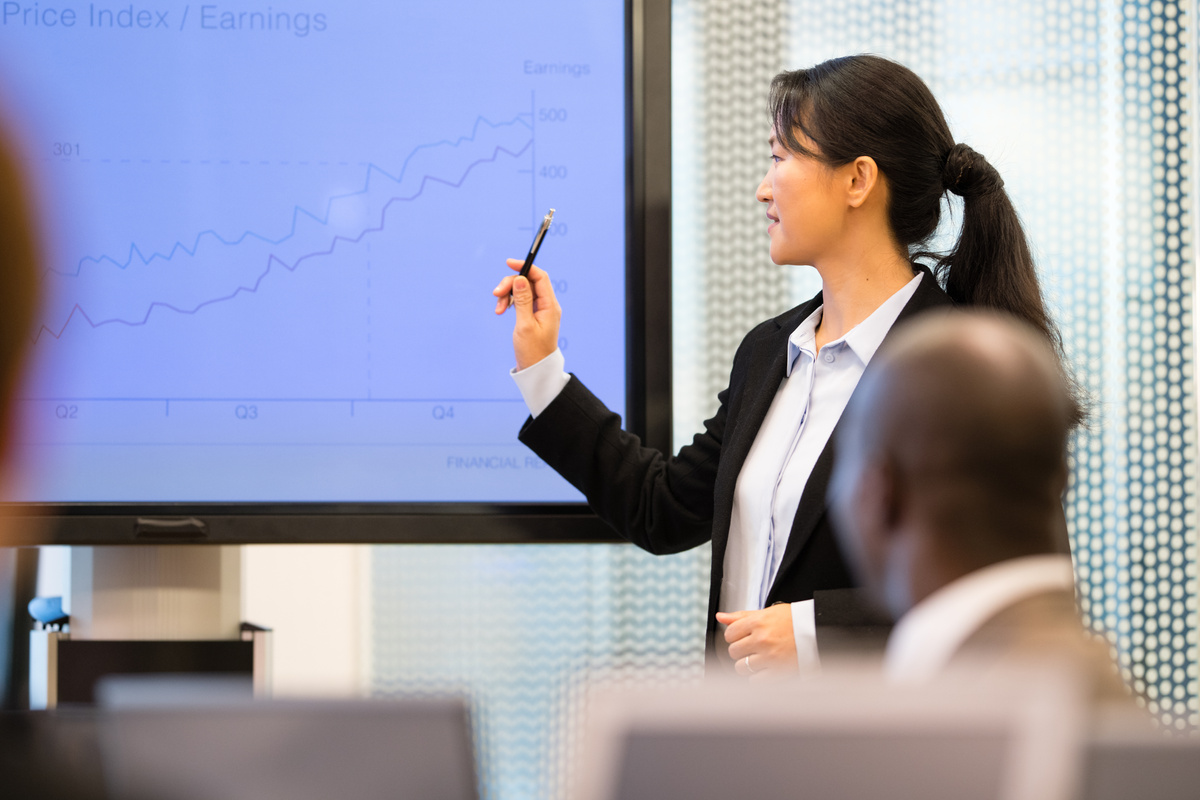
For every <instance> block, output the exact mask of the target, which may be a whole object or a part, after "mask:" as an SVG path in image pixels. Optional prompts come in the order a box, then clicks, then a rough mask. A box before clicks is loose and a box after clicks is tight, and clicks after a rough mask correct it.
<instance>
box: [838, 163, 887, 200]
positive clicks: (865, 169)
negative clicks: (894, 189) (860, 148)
mask: <svg viewBox="0 0 1200 800" xmlns="http://www.w3.org/2000/svg"><path fill="white" fill-rule="evenodd" d="M842 169H844V170H846V175H845V178H846V193H847V201H848V203H849V204H850V207H851V208H862V206H863V205H864V204H865V203H866V202H867V200H868V198H870V197H871V196H873V195H874V194H876V192H877V191H879V189H878V187H879V184H880V182H881V175H880V174H879V165H878V164H876V163H875V159H873V158H871V157H870V156H859V157H858V158H856V159H854V160H853V161H851V162H850V163H849V164H847V165H846V166H844V167H843V168H842Z"/></svg>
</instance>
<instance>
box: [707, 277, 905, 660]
mask: <svg viewBox="0 0 1200 800" xmlns="http://www.w3.org/2000/svg"><path fill="white" fill-rule="evenodd" d="M920 282H921V274H917V275H916V277H914V278H913V279H912V280H911V281H909V282H908V283H906V284H905V285H904V286H902V287H901V288H900V289H899V290H898V291H897V292H896V293H895V294H893V295H892V296H891V297H889V298H888V299H887V300H885V301H884V302H883V304H881V305H880V306H879V308H877V309H875V311H874V312H872V313H871V315H870V316H869V317H867V318H866V319H864V320H863V321H862V322H860V323H859V324H857V325H855V326H854V327H853V328H851V329H850V330H849V331H848V332H847V333H846V334H845V335H843V336H842V337H841V338H838V339H835V340H833V341H831V342H828V343H827V344H826V345H825V346H824V347H822V348H821V350H820V353H819V354H818V353H817V348H816V330H817V326H818V325H819V324H820V322H821V317H822V313H823V311H824V307H823V306H822V307H820V308H818V309H817V310H816V311H814V312H813V313H812V314H810V315H809V316H808V317H807V318H806V319H805V320H804V321H803V322H801V323H800V325H799V326H798V327H797V328H796V330H795V331H793V332H792V335H791V336H790V337H788V354H787V356H788V358H787V368H786V374H785V377H784V379H783V380H782V381H781V382H780V384H779V388H778V389H777V390H776V392H775V399H774V400H772V401H771V407H770V409H769V410H768V411H767V416H766V418H765V419H764V420H763V424H762V426H761V427H760V428H759V430H758V435H757V436H755V438H754V444H753V445H752V446H751V448H750V452H749V454H748V455H747V456H746V461H745V463H744V464H743V465H742V469H741V472H740V473H739V474H738V479H737V486H736V488H735V490H734V498H733V519H732V520H731V522H730V526H729V543H728V544H727V545H726V548H725V564H724V567H725V569H724V573H723V575H724V577H723V579H722V581H721V599H720V605H719V608H720V610H722V611H740V610H743V609H753V608H762V607H763V606H764V605H765V604H766V599H767V594H768V593H769V592H770V590H771V586H772V584H773V583H774V582H775V578H776V576H777V574H778V572H779V566H780V563H781V562H782V561H783V554H784V550H785V549H786V548H787V542H788V538H789V537H790V535H791V530H792V522H793V520H794V519H795V517H796V509H797V508H798V507H799V506H800V497H801V495H802V494H803V493H804V487H805V486H806V485H807V484H808V478H809V476H810V475H811V474H812V471H813V467H814V466H816V463H817V459H818V458H819V457H820V455H821V452H822V451H823V450H824V449H825V445H826V444H827V443H828V441H829V437H830V435H831V434H832V433H833V429H834V426H835V425H837V422H838V420H839V419H841V416H842V412H843V411H844V410H845V408H846V404H847V403H849V402H850V395H851V394H853V393H854V389H855V388H856V387H857V386H858V381H859V379H860V378H861V377H862V374H863V370H865V369H866V366H867V364H868V363H870V361H871V358H872V356H874V355H875V351H876V350H877V349H879V345H880V344H882V343H883V339H884V337H885V336H887V333H888V331H889V330H891V328H892V325H894V324H895V322H896V318H897V317H898V316H900V312H901V311H902V310H903V309H904V306H905V305H906V304H907V303H908V301H909V300H910V299H912V296H913V294H914V293H915V292H916V291H917V286H918V285H919V284H920ZM792 628H793V634H794V636H795V640H796V657H797V660H798V662H799V664H800V666H801V667H802V668H803V667H806V666H811V665H814V664H815V663H816V661H817V643H816V625H815V621H814V619H813V606H812V601H811V600H808V601H803V602H800V603H793V604H792Z"/></svg>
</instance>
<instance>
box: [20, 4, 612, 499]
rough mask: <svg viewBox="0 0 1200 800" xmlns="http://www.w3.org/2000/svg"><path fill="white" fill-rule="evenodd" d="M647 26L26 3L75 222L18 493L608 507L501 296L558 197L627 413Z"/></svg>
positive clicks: (38, 351)
mask: <svg viewBox="0 0 1200 800" xmlns="http://www.w3.org/2000/svg"><path fill="white" fill-rule="evenodd" d="M625 14H626V9H625V5H624V4H623V3H620V2H612V0H588V1H587V2H580V1H576V0H573V1H572V2H567V3H563V2H544V1H542V0H523V1H522V2H519V3H508V2H491V1H490V0H477V1H475V2H467V1H464V0H439V1H438V2H433V3H431V2H388V3H381V2H373V1H371V2H368V1H367V0H337V2H331V3H322V2H319V0H318V1H317V2H300V3H290V2H275V3H274V4H268V3H247V2H220V3H211V4H210V3H180V2H156V1H155V0H150V2H137V3H132V4H131V3H125V2H74V1H73V0H61V2H56V1H55V0H51V1H50V2H46V0H39V2H25V0H21V1H20V2H16V1H12V0H6V1H4V2H0V101H2V102H3V108H2V110H0V114H2V115H3V116H4V117H5V118H6V119H7V120H8V121H9V123H10V126H12V125H15V126H16V127H17V129H18V131H19V133H20V136H21V137H22V139H23V141H24V143H25V144H26V149H27V152H28V154H29V156H30V158H29V167H30V173H31V176H32V177H33V178H34V180H35V182H36V184H37V185H38V186H40V187H41V195H42V205H43V208H44V215H45V216H46V229H47V231H48V232H49V234H50V236H49V238H50V241H49V243H48V244H49V254H48V263H47V265H46V270H45V276H44V277H45V281H44V286H45V292H46V301H45V304H44V308H43V310H42V312H41V318H40V324H39V329H38V331H37V332H36V335H35V336H34V342H33V353H34V362H33V363H34V366H33V369H32V373H31V379H30V381H29V382H28V384H27V386H26V387H25V390H24V395H23V401H22V403H21V407H22V414H23V423H22V431H23V433H22V442H21V447H22V455H23V456H24V463H25V464H26V468H25V469H24V470H23V476H24V477H23V479H22V480H20V481H18V482H17V484H16V485H15V488H13V489H12V490H11V491H12V493H13V494H12V496H10V497H9V498H8V499H10V500H14V501H20V502H33V503H142V502H146V503H225V502H232V503H239V502H284V503H286V502H295V501H303V502H326V503H330V502H332V503H339V502H349V503H356V502H400V503H403V502H455V503H462V502H559V501H575V500H579V499H580V498H579V495H578V493H576V492H575V491H574V490H573V489H572V488H571V487H570V486H568V485H567V484H566V483H565V482H564V481H563V480H562V479H561V478H559V477H558V476H557V475H555V474H554V473H553V471H551V470H550V469H548V468H546V467H545V466H544V465H543V464H542V463H541V462H540V461H539V460H538V459H537V458H536V457H534V456H533V455H532V453H530V452H529V451H528V450H527V449H525V448H524V447H523V446H522V445H521V444H519V443H518V442H517V440H516V433H517V431H518V429H519V427H520V425H521V423H522V421H523V420H524V418H525V416H526V413H527V412H526V409H525V406H524V404H523V402H522V400H521V398H520V395H519V393H518V392H517V390H516V388H515V385H514V383H513V382H512V380H511V378H510V377H509V375H508V370H509V368H510V367H511V365H512V363H513V359H512V350H511V328H512V316H511V313H510V314H509V315H506V316H505V317H503V318H497V317H495V316H494V315H493V313H492V310H493V305H494V299H493V298H492V296H491V294H490V291H491V289H492V287H493V286H494V285H495V284H496V282H497V281H498V280H499V279H500V277H502V275H503V274H505V267H504V263H503V262H504V258H505V257H506V256H513V257H523V256H524V254H525V252H526V250H527V249H528V247H529V244H530V241H531V239H532V236H533V233H534V229H535V226H536V225H537V224H539V223H540V222H541V219H542V216H543V215H544V214H545V213H546V211H547V210H548V209H549V208H551V207H553V208H555V209H556V214H555V217H554V225H553V227H552V228H551V229H550V232H549V236H548V237H547V239H546V241H545V243H544V245H543V247H542V250H541V256H540V257H539V259H538V261H539V264H540V265H541V266H543V267H545V268H547V269H548V270H550V271H551V272H552V274H553V277H554V280H555V287H556V289H557V292H558V294H559V297H560V299H561V301H562V304H563V306H564V308H565V318H564V325H563V330H562V340H561V342H560V344H561V347H562V349H563V350H564V352H565V353H566V356H567V359H568V363H569V364H570V365H571V366H572V367H573V368H574V369H575V370H576V371H579V372H581V375H582V377H584V378H585V380H586V382H587V383H588V385H589V387H590V388H591V389H593V391H595V392H596V393H597V394H598V395H599V396H600V397H601V398H602V399H604V400H605V401H606V402H607V403H608V404H609V405H610V407H612V408H613V409H615V410H617V411H623V409H624V404H625V400H626V386H625V380H626V342H625V331H626V325H625V314H626V285H625V275H626V273H625V266H626V235H627V230H626V226H627V224H628V216H627V207H626V206H627V174H628V171H627V163H626V159H627V153H626V146H627V120H626V113H627V104H626V101H627V98H626V91H627V90H626V19H625Z"/></svg>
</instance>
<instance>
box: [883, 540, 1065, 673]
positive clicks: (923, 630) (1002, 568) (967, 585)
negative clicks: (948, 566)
mask: <svg viewBox="0 0 1200 800" xmlns="http://www.w3.org/2000/svg"><path fill="white" fill-rule="evenodd" d="M1074 586H1075V574H1074V571H1073V570H1072V568H1071V557H1070V556H1066V555H1040V556H1025V557H1022V558H1014V559H1010V560H1008V561H1001V562H1000V563H998V564H992V565H990V566H987V567H984V568H983V569H980V570H976V571H975V572H972V573H970V574H968V575H965V576H963V577H962V578H959V579H958V580H956V581H954V582H952V583H949V584H947V585H946V586H943V587H942V588H941V589H938V590H937V591H936V592H934V593H933V594H931V595H929V597H927V598H925V599H924V600H922V601H921V602H920V603H918V604H917V605H916V606H914V607H913V608H912V609H910V610H909V612H908V613H907V614H905V615H904V616H903V617H902V618H901V619H900V621H899V622H898V623H897V624H896V627H895V628H894V629H893V630H892V635H891V637H889V639H888V643H887V652H886V655H885V657H884V670H885V672H886V673H887V676H888V677H889V678H890V679H892V680H896V681H900V682H921V681H926V680H929V679H931V678H933V677H934V676H935V675H937V674H938V673H939V672H941V671H942V669H944V668H945V666H946V665H947V664H948V663H949V662H950V659H951V658H953V656H954V654H955V653H956V652H957V651H958V649H959V648H960V647H962V645H963V643H965V642H966V641H967V639H969V638H970V637H971V635H972V634H973V633H975V631H977V630H978V629H979V627H980V626H981V625H983V623H985V622H986V621H987V620H989V619H990V618H991V617H993V616H995V615H996V613H997V612H999V611H1001V610H1003V609H1005V608H1007V607H1008V606H1010V605H1012V604H1013V603H1015V602H1017V601H1019V600H1023V599H1025V598H1026V597H1031V596H1033V595H1036V594H1042V593H1044V592H1049V591H1055V590H1060V591H1061V590H1072V589H1074Z"/></svg>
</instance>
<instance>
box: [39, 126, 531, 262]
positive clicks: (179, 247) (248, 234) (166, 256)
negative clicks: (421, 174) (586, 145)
mask: <svg viewBox="0 0 1200 800" xmlns="http://www.w3.org/2000/svg"><path fill="white" fill-rule="evenodd" d="M526 116H529V114H528V113H525V114H520V115H518V116H517V117H515V118H514V119H511V120H508V121H506V122H491V121H490V120H488V119H486V118H484V117H478V118H477V119H476V120H475V125H474V126H473V127H472V128H471V135H470V136H460V137H459V138H458V139H457V140H454V141H451V140H450V139H443V140H442V141H440V142H430V143H428V144H422V145H417V146H416V147H415V148H413V151H412V152H411V153H409V154H408V157H407V158H405V159H404V164H403V165H402V166H401V167H400V175H399V177H396V176H393V175H392V174H391V173H389V172H388V171H387V170H385V169H383V168H381V167H378V166H376V165H375V164H368V165H367V177H366V180H365V181H364V183H363V188H362V189H360V190H358V191H357V192H350V193H348V194H340V195H335V196H334V197H331V198H329V200H328V202H326V203H325V214H324V216H323V217H320V216H317V215H316V214H314V213H312V212H311V211H308V210H307V209H304V208H301V207H300V206H294V207H293V210H292V228H291V230H290V231H288V233H287V234H286V235H284V236H283V237H281V238H279V239H268V238H267V237H265V236H262V235H261V234H257V233H254V232H253V231H249V230H248V231H245V232H243V233H242V235H241V236H239V237H238V238H236V239H231V240H230V239H225V237H223V236H221V234H219V233H217V232H216V231H214V230H211V229H209V230H205V231H201V232H200V233H198V234H196V240H195V242H194V243H193V244H192V246H191V247H190V248H189V247H188V246H187V245H185V244H184V243H183V242H176V243H175V244H174V245H173V246H172V247H171V250H170V251H169V252H167V253H160V252H155V253H151V254H150V255H149V256H147V255H145V254H144V253H142V251H141V249H140V248H139V247H138V246H137V244H136V243H133V244H131V245H130V246H129V256H128V258H126V259H125V261H124V262H123V263H122V262H119V261H117V260H116V259H115V258H113V257H112V256H108V255H102V256H98V257H97V256H84V257H83V258H81V259H79V263H78V264H76V265H75V271H74V272H64V271H62V270H57V269H54V268H53V267H50V268H47V269H46V272H45V273H44V274H50V273H54V274H55V275H60V276H62V277H67V278H76V277H79V274H80V272H81V271H82V270H83V265H84V264H102V263H105V262H107V263H109V264H112V265H113V266H115V267H117V268H118V269H127V268H128V267H129V266H130V265H131V264H132V263H133V261H134V258H135V257H136V258H137V259H138V260H139V261H141V263H142V264H143V265H145V264H149V263H150V262H152V261H154V260H155V259H160V258H161V259H163V260H164V261H170V260H171V259H172V258H174V257H175V255H176V254H177V253H179V252H180V251H183V252H184V253H185V254H187V255H189V256H194V255H195V254H196V251H197V250H198V249H199V248H200V240H201V239H203V238H205V237H206V236H207V237H212V238H214V239H216V240H217V241H218V242H220V243H221V244H223V245H230V246H233V245H239V244H241V243H242V242H244V241H246V239H248V238H254V239H258V240H259V241H261V242H266V243H267V244H283V243H284V242H286V241H287V240H288V239H290V238H292V237H293V236H295V235H296V225H297V223H298V221H299V218H300V215H301V214H304V215H305V216H307V217H309V218H311V219H313V220H315V221H316V222H318V223H320V224H322V225H328V224H329V214H330V211H331V209H332V208H333V204H334V203H335V202H336V201H338V200H345V199H346V198H349V197H357V196H358V195H361V194H366V193H367V192H368V191H369V190H370V188H371V176H372V173H375V172H378V173H379V174H380V175H382V176H383V177H385V178H388V179H390V180H392V181H394V182H395V183H400V182H401V181H403V180H404V173H405V172H406V171H407V170H408V165H409V162H410V161H412V159H413V158H414V157H415V156H416V155H417V153H419V152H420V151H421V150H428V149H431V148H434V147H441V146H443V145H449V146H451V147H458V146H459V145H461V144H462V143H463V142H473V141H475V136H476V135H477V134H478V133H479V126H480V124H485V125H487V126H488V127H491V128H503V127H507V126H509V125H516V124H517V123H520V124H522V125H525V126H526V127H529V124H528V123H527V122H525V120H523V119H522V117H526Z"/></svg>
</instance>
